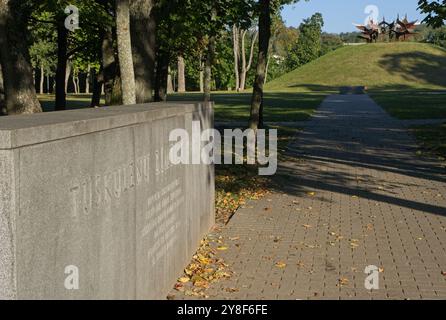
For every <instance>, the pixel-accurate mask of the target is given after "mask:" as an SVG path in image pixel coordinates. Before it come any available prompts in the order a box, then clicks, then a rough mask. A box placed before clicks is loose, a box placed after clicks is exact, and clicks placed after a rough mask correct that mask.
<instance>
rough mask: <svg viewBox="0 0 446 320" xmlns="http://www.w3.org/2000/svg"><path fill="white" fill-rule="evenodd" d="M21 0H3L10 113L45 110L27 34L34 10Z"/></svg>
mask: <svg viewBox="0 0 446 320" xmlns="http://www.w3.org/2000/svg"><path fill="white" fill-rule="evenodd" d="M21 3H22V1H20V0H0V64H1V65H2V74H3V90H4V92H5V105H6V106H5V108H4V111H6V112H7V113H8V114H23V113H36V112H42V108H41V106H40V103H39V100H38V99H37V94H36V88H35V84H34V81H33V68H32V66H31V63H30V57H29V51H28V46H27V44H26V41H24V39H23V35H24V34H26V33H27V32H28V30H27V26H26V21H27V17H28V15H29V14H30V13H29V12H26V10H23V8H21V7H22V6H21Z"/></svg>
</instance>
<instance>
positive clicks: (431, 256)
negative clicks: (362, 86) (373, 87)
mask: <svg viewBox="0 0 446 320" xmlns="http://www.w3.org/2000/svg"><path fill="white" fill-rule="evenodd" d="M403 128H404V126H403V124H402V123H400V122H399V121H398V120H395V119H393V118H391V117H389V116H388V115H387V114H386V113H385V112H384V111H383V110H382V109H381V108H380V107H379V106H377V105H376V104H375V103H374V102H373V101H372V100H371V99H370V98H369V97H368V96H367V95H348V96H341V95H335V96H331V97H329V98H327V99H326V101H325V102H324V103H323V105H322V106H321V108H320V109H319V112H318V114H317V115H316V116H315V117H314V118H313V119H312V120H311V121H309V122H308V123H307V125H306V128H305V130H304V132H303V133H301V134H300V135H299V137H298V139H297V140H296V142H295V143H294V144H293V145H292V147H291V154H292V155H293V157H294V158H295V159H296V160H294V161H289V162H286V163H282V165H281V168H280V172H279V173H278V176H277V179H276V180H277V186H276V188H275V191H274V192H273V193H272V194H271V195H270V196H267V197H266V198H265V199H263V200H260V201H253V202H251V203H249V204H248V205H247V206H246V207H245V208H242V209H240V210H239V211H238V212H237V214H236V215H235V216H234V218H233V219H232V220H231V222H230V223H229V224H228V226H227V227H226V228H224V229H223V230H222V234H221V236H222V239H223V241H224V243H225V245H227V246H229V250H227V251H225V252H223V253H221V256H222V257H223V258H224V259H225V260H226V262H227V263H229V264H230V265H231V266H232V269H233V270H234V272H235V273H236V274H235V275H234V277H233V278H231V279H230V280H226V281H222V282H220V283H218V284H214V285H213V287H211V288H210V289H209V290H208V292H207V294H209V295H210V297H211V298H214V299H277V298H278V299H420V298H423V299H446V276H445V275H443V274H442V272H445V271H446V252H445V250H446V176H445V172H446V171H445V168H444V167H441V166H440V164H439V163H435V162H429V161H427V160H422V159H420V158H418V157H416V155H415V151H416V146H415V142H414V140H413V139H412V137H411V136H410V135H409V134H408V133H407V132H406V131H405V129H403ZM231 239H232V240H231ZM368 265H375V266H377V267H379V268H381V270H380V271H381V273H380V274H379V276H380V283H379V284H380V290H376V291H373V292H371V291H367V290H366V289H365V286H364V281H365V278H366V274H365V273H364V269H365V268H366V266H368ZM229 288H231V289H232V288H234V289H235V290H228V289H229ZM231 291H236V292H231Z"/></svg>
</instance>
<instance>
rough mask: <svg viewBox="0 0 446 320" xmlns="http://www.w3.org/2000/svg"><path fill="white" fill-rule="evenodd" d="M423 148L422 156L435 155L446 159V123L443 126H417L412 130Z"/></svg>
mask: <svg viewBox="0 0 446 320" xmlns="http://www.w3.org/2000/svg"><path fill="white" fill-rule="evenodd" d="M412 131H413V132H414V134H415V136H416V137H417V140H418V142H419V143H420V145H421V147H422V151H420V152H421V154H423V153H426V154H428V155H431V156H432V155H434V156H438V157H440V160H445V159H446V123H445V124H442V125H435V126H432V125H429V126H416V127H413V128H412Z"/></svg>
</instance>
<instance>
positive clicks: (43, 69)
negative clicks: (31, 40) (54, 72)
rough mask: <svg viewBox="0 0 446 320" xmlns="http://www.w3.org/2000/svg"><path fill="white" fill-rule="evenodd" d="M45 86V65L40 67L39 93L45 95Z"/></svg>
mask: <svg viewBox="0 0 446 320" xmlns="http://www.w3.org/2000/svg"><path fill="white" fill-rule="evenodd" d="M44 85H45V68H44V67H43V65H40V88H39V89H40V90H39V93H40V94H43V93H44V89H43V87H44Z"/></svg>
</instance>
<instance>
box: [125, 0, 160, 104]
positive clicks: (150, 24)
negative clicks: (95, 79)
mask: <svg viewBox="0 0 446 320" xmlns="http://www.w3.org/2000/svg"><path fill="white" fill-rule="evenodd" d="M154 2H155V0H133V1H131V5H130V23H131V28H130V29H131V38H132V53H133V65H134V72H135V85H136V101H137V102H138V103H147V102H152V101H153V88H154V84H153V82H154V75H155V63H156V20H155V17H154V15H153V7H154Z"/></svg>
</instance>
